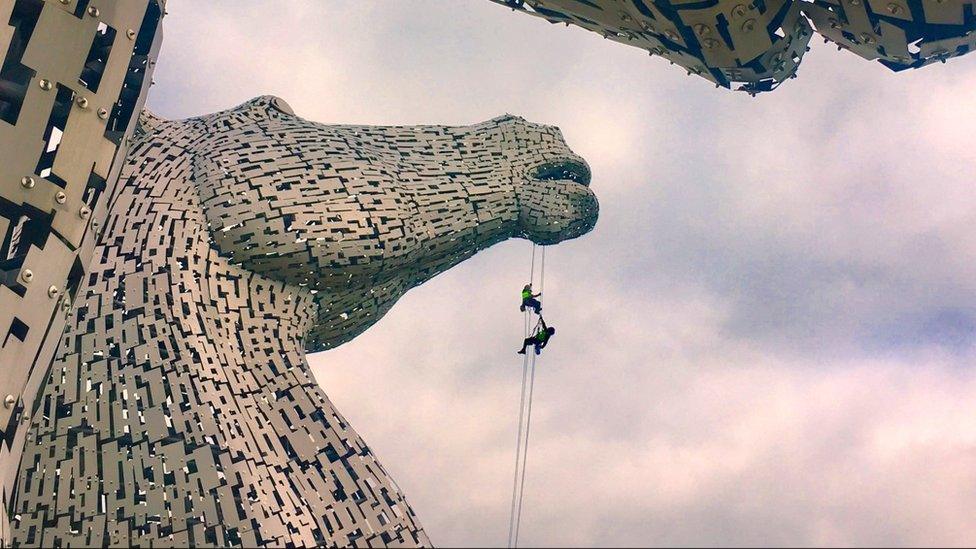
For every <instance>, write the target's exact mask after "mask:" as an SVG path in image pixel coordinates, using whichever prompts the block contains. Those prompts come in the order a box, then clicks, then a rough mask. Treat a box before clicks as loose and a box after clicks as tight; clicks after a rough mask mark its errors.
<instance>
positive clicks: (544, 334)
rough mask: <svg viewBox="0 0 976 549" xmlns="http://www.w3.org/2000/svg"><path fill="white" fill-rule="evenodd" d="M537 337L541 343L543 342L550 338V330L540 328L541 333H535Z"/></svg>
mask: <svg viewBox="0 0 976 549" xmlns="http://www.w3.org/2000/svg"><path fill="white" fill-rule="evenodd" d="M535 338H536V339H537V340H538V341H539V343H542V342H544V341H545V340H547V339H549V332H548V331H546V330H543V329H542V328H539V333H537V334H535Z"/></svg>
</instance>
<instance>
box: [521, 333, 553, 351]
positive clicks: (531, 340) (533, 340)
mask: <svg viewBox="0 0 976 549" xmlns="http://www.w3.org/2000/svg"><path fill="white" fill-rule="evenodd" d="M546 343H549V340H546V341H539V339H538V338H537V337H535V336H532V337H527V338H525V341H523V342H522V350H521V351H519V354H520V355H524V354H525V348H526V347H528V346H529V345H535V354H539V353H541V352H542V349H544V348H545V346H546Z"/></svg>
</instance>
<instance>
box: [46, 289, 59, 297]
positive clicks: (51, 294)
mask: <svg viewBox="0 0 976 549" xmlns="http://www.w3.org/2000/svg"><path fill="white" fill-rule="evenodd" d="M47 296H48V297H50V298H51V299H54V298H56V297H58V287H57V286H51V287H50V288H48V289H47Z"/></svg>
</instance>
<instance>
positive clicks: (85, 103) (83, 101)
mask: <svg viewBox="0 0 976 549" xmlns="http://www.w3.org/2000/svg"><path fill="white" fill-rule="evenodd" d="M75 103H77V104H78V106H79V107H81V108H83V109H87V108H88V98H87V97H79V98H78V99H77V100H76V101H75Z"/></svg>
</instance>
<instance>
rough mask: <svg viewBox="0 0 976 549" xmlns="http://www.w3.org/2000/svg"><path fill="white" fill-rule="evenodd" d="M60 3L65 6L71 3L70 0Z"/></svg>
mask: <svg viewBox="0 0 976 549" xmlns="http://www.w3.org/2000/svg"><path fill="white" fill-rule="evenodd" d="M61 3H62V4H64V5H65V6H67V5H68V4H70V3H71V0H61Z"/></svg>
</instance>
